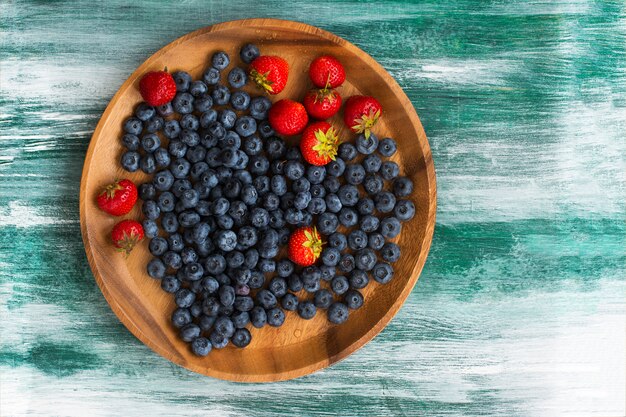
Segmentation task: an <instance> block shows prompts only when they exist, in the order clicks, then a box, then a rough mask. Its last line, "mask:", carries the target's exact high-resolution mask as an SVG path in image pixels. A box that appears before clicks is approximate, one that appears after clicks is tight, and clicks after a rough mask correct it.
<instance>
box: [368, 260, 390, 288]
mask: <svg viewBox="0 0 626 417" xmlns="http://www.w3.org/2000/svg"><path fill="white" fill-rule="evenodd" d="M372 276H373V277H374V280H375V281H376V282H378V283H380V284H386V283H388V282H389V281H391V279H392V278H393V268H392V267H391V265H389V264H388V263H384V262H381V263H377V264H376V266H374V270H373V271H372Z"/></svg>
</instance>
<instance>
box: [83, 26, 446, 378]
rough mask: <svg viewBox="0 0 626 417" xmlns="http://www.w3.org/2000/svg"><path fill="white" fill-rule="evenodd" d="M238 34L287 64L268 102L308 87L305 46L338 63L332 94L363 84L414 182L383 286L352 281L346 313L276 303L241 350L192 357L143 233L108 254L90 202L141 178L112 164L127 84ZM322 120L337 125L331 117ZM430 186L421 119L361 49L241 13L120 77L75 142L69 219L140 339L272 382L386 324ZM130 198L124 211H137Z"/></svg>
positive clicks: (409, 269)
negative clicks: (75, 215)
mask: <svg viewBox="0 0 626 417" xmlns="http://www.w3.org/2000/svg"><path fill="white" fill-rule="evenodd" d="M247 42H254V43H256V44H257V45H259V46H260V48H261V50H262V52H263V53H264V54H267V55H280V56H282V57H284V58H285V59H286V60H287V61H288V62H289V65H290V68H291V69H290V74H289V82H288V84H287V88H286V89H285V90H284V91H283V92H282V93H281V94H279V95H277V96H274V97H273V98H272V99H273V100H274V101H276V100H280V99H281V98H284V97H289V98H293V99H296V100H301V99H302V97H303V95H304V94H305V92H306V91H307V90H308V89H309V88H310V87H311V84H310V82H309V81H308V76H307V70H308V66H309V63H310V62H311V60H312V59H313V58H315V57H316V56H318V55H321V54H332V55H334V56H336V57H338V58H339V60H340V61H341V62H342V63H343V64H344V66H345V68H346V73H347V80H346V82H345V83H344V84H343V86H341V87H340V88H339V92H340V93H341V95H342V97H344V99H345V98H347V97H349V96H351V95H353V94H357V93H360V94H367V95H373V96H375V97H377V98H378V99H379V100H380V102H381V103H382V106H383V109H384V114H383V117H382V120H381V122H379V124H378V125H377V126H376V128H375V129H374V131H375V133H376V134H377V135H378V137H385V136H390V137H393V138H395V139H396V140H397V142H398V145H399V151H398V152H397V153H396V155H394V157H393V158H392V159H393V160H394V161H396V162H397V163H398V164H399V165H400V167H401V170H402V171H403V172H404V174H405V175H408V176H410V177H411V178H412V179H413V181H414V184H415V191H414V193H413V195H412V196H411V197H410V198H411V199H412V200H413V201H414V203H415V206H416V208H417V214H416V216H415V217H414V218H413V219H412V220H411V221H410V222H409V223H405V224H404V226H403V229H402V233H401V235H400V236H399V238H397V239H396V240H397V242H398V244H399V245H400V247H401V250H402V256H401V258H400V260H399V261H398V262H397V263H396V264H395V265H394V268H395V276H394V279H393V280H392V281H391V282H390V283H389V284H387V285H379V284H378V283H376V282H374V281H372V283H371V284H370V285H369V286H368V287H367V288H366V289H365V290H364V296H365V304H364V306H363V307H362V308H361V309H359V310H357V311H353V312H351V314H350V318H349V320H348V321H347V322H346V323H344V324H343V325H340V326H334V325H331V324H330V323H329V322H328V321H327V320H326V315H325V314H318V315H317V316H316V317H315V318H314V319H313V320H309V321H305V320H302V319H300V318H299V317H297V315H296V314H295V313H291V312H288V313H287V319H286V321H285V324H284V325H283V326H282V327H280V328H271V327H268V326H266V327H265V328H263V329H261V330H257V329H254V328H252V329H250V330H251V332H252V336H253V339H252V343H251V344H250V345H249V346H248V347H247V348H245V349H237V348H235V347H232V346H229V347H227V348H225V349H222V350H217V349H214V350H213V351H212V352H211V353H210V355H209V356H207V357H204V358H202V357H197V356H195V355H193V354H192V353H191V351H190V350H189V348H188V345H187V344H186V343H184V342H182V341H181V340H179V338H178V337H177V332H176V329H175V328H173V327H172V326H171V324H170V315H171V312H172V311H173V309H174V302H173V297H172V296H171V295H170V294H167V293H165V292H164V291H162V290H161V288H160V282H159V281H156V280H153V279H151V278H150V277H149V276H148V275H147V274H146V272H145V269H146V263H147V262H148V260H149V259H150V253H149V251H148V243H147V241H144V242H143V243H142V244H141V245H140V246H139V247H138V248H136V249H135V250H134V251H133V252H132V254H131V255H130V256H129V257H128V258H127V259H126V258H125V257H124V256H123V255H121V254H120V253H118V252H116V251H115V250H114V249H113V248H112V246H111V243H110V242H109V240H108V236H109V232H110V230H111V228H112V227H113V225H114V224H115V223H116V222H117V221H119V218H113V217H111V216H109V215H107V214H105V213H103V212H102V211H100V210H99V209H98V208H97V205H96V203H95V197H96V195H97V194H98V192H99V191H100V190H101V188H102V187H103V186H104V185H105V184H107V183H110V182H111V181H112V180H114V179H115V178H124V177H127V178H130V179H132V180H133V181H134V182H136V183H141V182H143V181H145V180H147V179H148V176H146V175H144V174H142V173H134V174H129V173H127V172H126V171H124V170H122V168H121V167H120V164H119V159H120V155H121V153H122V145H121V143H120V137H121V134H122V122H123V120H124V119H125V118H127V117H128V116H129V115H131V114H132V112H133V108H134V107H135V105H136V104H137V103H139V102H140V101H141V97H140V95H139V92H138V88H137V86H138V83H139V79H140V78H141V76H142V75H143V74H144V73H146V72H148V71H151V70H161V69H163V68H164V67H167V68H168V70H169V71H176V70H186V71H188V72H190V73H191V74H192V75H193V76H194V77H200V76H201V74H202V72H203V71H204V69H205V68H206V67H207V62H208V59H209V58H210V56H211V55H212V53H213V52H215V51H216V50H220V49H221V50H225V51H226V52H228V53H229V54H230V56H231V57H233V60H234V61H235V62H237V63H239V60H238V51H239V48H240V47H241V45H243V44H244V43H247ZM251 88H252V87H251ZM332 122H333V124H334V125H335V126H342V127H343V123H342V122H341V119H340V116H336V120H333V121H332ZM342 135H343V139H344V140H352V139H353V137H354V135H352V134H349V132H348V131H346V129H345V128H344V129H343V132H342ZM295 139H297V138H291V140H295ZM435 196H436V191H435V170H434V166H433V161H432V158H431V153H430V148H429V145H428V141H427V139H426V134H425V133H424V129H423V128H422V125H421V123H420V121H419V119H418V117H417V114H416V113H415V110H414V109H413V106H412V105H411V102H410V101H409V99H408V98H407V96H406V95H405V94H404V92H403V91H402V89H401V88H400V87H399V86H398V84H397V83H396V82H395V81H394V80H393V78H392V77H391V76H390V75H389V74H388V73H387V72H386V71H385V70H384V69H383V68H382V67H381V66H380V65H379V64H378V63H376V61H374V59H373V58H372V57H370V56H369V55H367V54H366V53H365V52H363V51H362V50H360V49H359V48H357V47H356V46H354V45H353V44H351V43H349V42H347V41H345V40H344V39H341V38H339V37H337V36H335V35H333V34H331V33H329V32H326V31H323V30H321V29H318V28H316V27H313V26H308V25H305V24H302V23H296V22H290V21H283V20H275V19H248V20H239V21H233V22H226V23H221V24H218V25H214V26H210V27H207V28H204V29H200V30H198V31H195V32H193V33H190V34H188V35H186V36H183V37H181V38H179V39H177V40H176V41H174V42H172V43H170V44H169V45H167V46H165V47H164V48H163V49H161V50H160V51H158V52H157V53H155V54H154V55H153V56H151V57H150V58H149V59H148V60H147V61H146V62H144V63H143V64H142V65H141V66H140V67H139V68H137V70H136V71H135V72H134V73H133V74H132V75H131V77H130V78H129V79H128V80H127V81H126V82H125V83H124V84H123V85H122V87H121V88H120V89H119V91H118V92H117V93H116V94H115V96H114V97H113V99H112V100H111V103H109V105H108V107H107V108H106V110H105V112H104V114H103V115H102V118H101V120H100V122H99V123H98V126H97V128H96V131H95V132H94V134H93V137H92V139H91V143H90V145H89V150H88V151H87V156H86V158H85V166H84V169H83V176H82V181H81V188H80V222H81V231H82V235H83V240H84V242H85V250H86V252H87V257H88V258H89V263H90V264H91V269H92V270H93V273H94V275H95V278H96V281H97V283H98V285H99V286H100V289H101V290H102V293H103V294H104V296H105V298H106V300H107V301H108V302H109V304H110V305H111V308H112V309H113V311H114V312H115V314H116V315H117V316H118V317H119V319H120V320H121V321H122V322H123V323H124V325H126V327H127V328H128V329H129V330H130V331H131V332H132V333H133V334H134V335H135V336H137V338H139V339H140V340H141V341H142V342H143V343H145V344H146V345H148V346H149V347H150V348H152V349H153V350H154V351H155V352H157V353H159V354H160V355H162V356H164V357H165V358H167V359H169V360H170V361H172V362H174V363H176V364H178V365H181V366H183V367H185V368H187V369H190V370H192V371H195V372H198V373H201V374H205V375H210V376H213V377H216V378H222V379H227V380H233V381H241V382H262V381H278V380H284V379H291V378H296V377H299V376H302V375H306V374H309V373H311V372H313V371H315V370H318V369H320V368H323V367H326V366H328V365H330V364H333V363H335V362H337V361H339V360H341V359H343V358H345V357H346V356H348V355H349V354H351V353H352V352H354V351H355V350H357V349H358V348H360V347H361V346H363V345H364V344H365V343H366V342H368V341H369V340H371V339H372V338H373V337H374V336H375V335H376V334H378V332H380V331H381V330H382V329H383V327H385V325H387V323H389V321H390V320H391V318H392V317H393V316H394V315H395V314H396V313H397V311H398V309H399V308H400V306H401V305H402V303H403V302H404V301H405V299H406V298H407V296H408V295H409V293H410V292H411V289H412V288H413V286H414V285H415V282H416V281H417V278H418V275H419V273H420V271H421V270H422V267H423V265H424V262H425V260H426V255H427V254H428V250H429V247H430V242H431V239H432V234H433V229H434V224H435V207H436V197H435ZM140 205H141V204H137V207H135V208H134V209H133V211H132V212H131V213H130V214H129V215H127V216H126V218H134V219H140V218H141V212H140ZM146 240H147V239H146Z"/></svg>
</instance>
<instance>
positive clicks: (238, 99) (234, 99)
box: [230, 91, 250, 111]
mask: <svg viewBox="0 0 626 417" xmlns="http://www.w3.org/2000/svg"><path fill="white" fill-rule="evenodd" d="M230 105H231V106H232V107H233V109H235V110H239V111H243V110H247V109H248V107H250V95H249V94H248V93H246V92H245V91H235V92H234V93H233V94H231V96H230Z"/></svg>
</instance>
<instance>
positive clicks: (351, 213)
mask: <svg viewBox="0 0 626 417" xmlns="http://www.w3.org/2000/svg"><path fill="white" fill-rule="evenodd" d="M338 217H339V223H341V225H342V226H344V227H352V226H354V225H356V224H357V223H358V222H359V215H358V214H357V212H356V211H355V210H353V209H351V208H350V207H344V208H342V209H341V211H340V212H339V216H338Z"/></svg>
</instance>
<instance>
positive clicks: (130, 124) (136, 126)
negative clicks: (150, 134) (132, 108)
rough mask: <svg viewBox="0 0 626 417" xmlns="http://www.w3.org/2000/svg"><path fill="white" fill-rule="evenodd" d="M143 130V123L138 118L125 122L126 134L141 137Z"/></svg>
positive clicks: (130, 118)
mask: <svg viewBox="0 0 626 417" xmlns="http://www.w3.org/2000/svg"><path fill="white" fill-rule="evenodd" d="M142 130H143V123H141V120H139V119H138V118H136V117H129V118H128V119H126V120H125V121H124V132H126V133H130V134H131V135H135V136H139V135H140V134H141V131H142Z"/></svg>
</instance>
